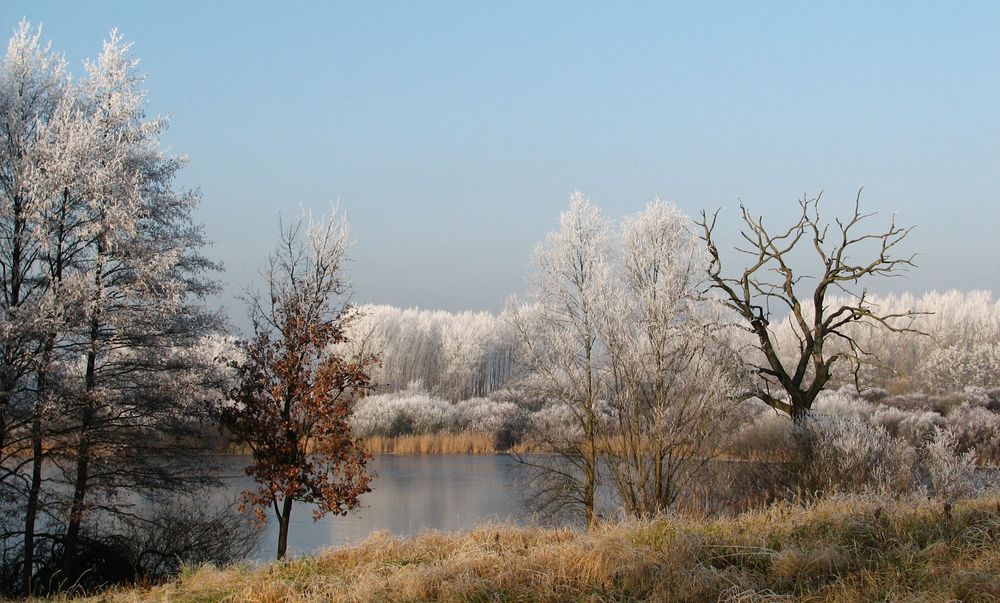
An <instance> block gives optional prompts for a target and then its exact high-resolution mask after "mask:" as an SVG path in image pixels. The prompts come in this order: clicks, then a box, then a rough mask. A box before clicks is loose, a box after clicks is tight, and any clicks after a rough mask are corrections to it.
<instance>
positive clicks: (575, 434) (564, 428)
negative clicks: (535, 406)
mask: <svg viewBox="0 0 1000 603" xmlns="http://www.w3.org/2000/svg"><path fill="white" fill-rule="evenodd" d="M531 429H532V431H534V432H535V433H537V434H542V435H544V436H545V438H546V439H560V440H576V439H581V438H583V428H582V427H581V425H580V422H579V421H578V420H577V418H576V415H575V414H574V413H573V409H571V408H570V407H569V406H567V405H565V404H558V403H556V404H549V405H547V406H544V407H542V408H541V410H538V411H535V412H533V413H531Z"/></svg>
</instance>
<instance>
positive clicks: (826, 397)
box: [813, 388, 876, 421]
mask: <svg viewBox="0 0 1000 603" xmlns="http://www.w3.org/2000/svg"><path fill="white" fill-rule="evenodd" d="M875 408H876V407H875V405H873V404H871V403H870V402H868V401H866V400H864V399H863V398H860V397H859V396H858V395H857V394H856V393H854V392H851V391H849V390H848V389H847V388H844V389H839V390H836V391H824V392H820V394H819V396H817V397H816V401H815V402H814V403H813V414H815V415H826V416H834V417H857V418H860V419H863V420H865V421H867V420H869V418H870V417H871V416H872V414H873V413H874V412H875Z"/></svg>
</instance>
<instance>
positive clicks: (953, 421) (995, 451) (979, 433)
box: [944, 403, 1000, 464]
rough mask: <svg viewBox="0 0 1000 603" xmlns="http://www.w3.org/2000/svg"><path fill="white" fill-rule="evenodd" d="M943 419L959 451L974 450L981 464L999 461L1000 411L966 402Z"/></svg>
mask: <svg viewBox="0 0 1000 603" xmlns="http://www.w3.org/2000/svg"><path fill="white" fill-rule="evenodd" d="M944 421H945V424H946V425H947V428H948V432H949V433H950V434H951V435H952V437H953V438H954V441H955V446H956V449H957V450H958V451H959V452H963V453H964V452H969V451H974V452H975V454H976V458H977V459H978V460H979V462H980V463H982V464H996V463H998V462H1000V413H996V412H993V411H990V410H987V409H986V408H985V407H984V406H973V405H972V404H968V403H966V404H962V405H961V406H959V407H958V408H956V409H955V410H953V411H951V413H949V414H948V416H947V417H945V419H944Z"/></svg>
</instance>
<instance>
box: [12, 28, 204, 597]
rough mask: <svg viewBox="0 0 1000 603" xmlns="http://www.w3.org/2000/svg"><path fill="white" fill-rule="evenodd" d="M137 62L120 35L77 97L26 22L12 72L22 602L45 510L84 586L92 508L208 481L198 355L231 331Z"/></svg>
mask: <svg viewBox="0 0 1000 603" xmlns="http://www.w3.org/2000/svg"><path fill="white" fill-rule="evenodd" d="M128 52H129V45H128V44H125V43H124V42H123V41H122V39H121V37H120V36H119V35H118V34H117V33H115V32H113V33H112V35H111V38H110V40H109V41H108V42H106V43H105V45H104V48H103V51H102V52H101V54H100V56H99V58H98V60H97V61H95V62H94V63H90V64H88V65H87V76H86V77H85V78H83V79H82V80H81V81H80V82H79V83H77V84H74V85H71V84H70V83H69V81H68V77H67V76H66V74H65V69H64V64H63V62H62V60H61V59H60V58H59V57H57V56H56V55H53V54H52V53H51V52H50V51H49V50H48V49H47V47H43V46H42V45H41V44H40V41H39V32H37V31H36V32H32V30H31V28H30V26H29V25H28V24H26V23H22V24H21V26H20V27H19V28H18V30H17V31H16V32H15V35H14V38H13V39H12V40H11V43H10V45H9V48H8V54H7V55H6V57H5V59H4V62H3V65H2V70H0V80H2V82H3V85H2V88H0V112H2V116H0V121H2V127H3V129H4V136H3V138H4V141H3V142H2V143H0V147H2V148H0V180H2V181H3V182H2V188H3V190H2V202H3V204H4V205H3V207H4V209H3V214H2V215H0V230H2V231H3V233H4V236H3V237H2V238H3V240H2V241H0V247H2V249H0V264H2V266H3V278H4V283H3V286H4V287H5V289H4V300H5V305H4V317H3V320H4V327H3V329H2V332H0V337H2V338H3V341H2V342H0V343H2V345H3V348H4V352H3V354H4V361H3V362H4V364H3V367H2V373H3V376H0V380H3V381H4V383H3V388H4V392H5V394H4V395H3V408H2V409H0V413H2V414H3V429H0V431H2V432H3V435H4V444H5V445H4V446H0V448H2V449H3V451H4V452H3V454H5V455H6V454H8V453H12V454H13V457H4V458H3V459H2V460H3V463H2V464H3V467H4V479H3V480H2V481H3V482H4V484H5V485H7V484H8V483H10V482H11V481H12V482H13V484H14V486H16V487H15V489H14V490H15V494H14V496H15V497H16V498H17V499H18V501H19V503H21V504H23V507H22V508H23V509H24V523H23V525H24V530H23V532H22V533H21V534H20V536H21V537H22V541H21V543H20V546H21V549H22V550H23V560H22V563H21V570H22V574H21V588H22V590H23V591H24V592H28V591H30V590H31V579H32V574H33V571H34V569H35V563H34V560H33V553H34V548H35V547H34V536H35V523H36V519H37V516H38V514H39V513H40V512H44V513H46V514H47V515H48V517H49V521H47V522H46V523H47V525H48V526H49V529H50V530H53V529H57V528H58V527H59V526H64V531H63V533H62V534H55V533H50V534H47V538H48V539H50V540H55V541H57V542H58V543H59V545H60V546H59V547H56V548H51V547H50V548H51V550H59V551H61V555H62V562H61V564H60V565H61V567H60V571H59V573H58V575H53V576H51V577H50V578H51V585H53V586H58V584H59V583H61V582H71V581H72V580H74V579H75V578H74V576H75V574H76V573H77V567H76V562H77V558H78V544H79V540H80V534H81V530H82V528H83V525H84V523H85V521H87V520H88V519H95V518H96V517H95V516H94V513H93V512H96V513H99V514H100V515H101V516H107V515H108V514H111V515H117V516H118V517H119V518H121V517H126V516H132V515H134V514H133V513H132V512H131V510H129V506H130V505H129V504H128V503H127V502H126V500H125V498H124V497H122V496H121V493H122V492H123V491H125V490H127V491H133V492H134V491H142V492H146V493H155V492H160V491H164V490H172V489H178V488H180V489H185V488H188V487H192V486H193V485H194V484H196V483H200V482H201V481H202V480H201V479H200V478H199V477H197V476H198V475H199V474H201V475H203V474H204V472H203V471H201V470H200V469H199V467H198V463H194V462H192V461H193V459H194V458H195V457H192V456H191V455H189V454H187V453H188V452H190V451H191V450H192V443H193V442H194V441H195V440H192V439H191V438H187V437H185V436H186V435H189V434H191V433H193V430H194V429H195V426H194V425H193V423H192V418H197V417H205V416H207V413H206V410H207V409H206V404H205V398H206V397H211V396H212V395H214V394H210V393H209V390H211V389H212V388H214V387H215V386H216V385H217V377H218V372H217V371H215V370H213V369H212V368H210V367H212V366H214V364H213V363H211V362H210V361H211V359H206V358H203V357H201V356H199V355H198V354H191V353H190V351H191V350H192V349H194V348H195V347H196V346H197V345H199V343H200V342H201V341H202V339H203V338H204V337H205V336H206V335H208V334H210V333H211V332H213V331H214V330H216V329H217V328H218V325H219V323H218V320H217V318H216V317H215V316H214V315H212V314H211V313H208V312H206V311H205V309H204V308H203V305H202V302H203V299H202V298H203V297H204V295H205V294H206V293H208V292H210V291H212V290H213V288H214V285H213V283H212V282H211V281H210V280H208V279H207V278H206V274H207V272H208V271H211V270H212V269H214V265H213V264H212V263H211V262H209V261H208V260H206V259H205V258H204V256H202V255H201V253H200V247H201V246H202V245H203V244H204V238H203V235H202V233H201V230H200V228H199V227H198V226H197V225H195V224H194V222H193V219H192V212H193V210H194V209H195V207H196V205H197V202H198V197H197V195H195V194H192V193H189V192H179V191H177V190H175V188H174V184H173V181H174V178H175V176H176V174H177V172H178V171H179V170H180V168H181V167H182V166H183V163H184V162H183V161H182V160H180V159H178V158H174V157H170V156H167V155H165V154H164V153H163V152H162V151H161V150H160V148H159V137H160V135H161V133H162V131H163V129H164V128H165V127H166V122H165V121H164V120H162V119H147V118H146V117H145V93H144V92H143V91H142V90H141V84H142V76H141V74H139V73H138V72H137V71H136V68H135V67H136V62H135V61H134V60H132V59H131V58H129V56H128ZM178 375H184V377H183V378H178V377H177V376H178ZM196 392H197V393H196ZM8 418H16V420H17V421H20V424H15V423H12V422H11V421H9V420H8ZM12 427H13V428H12ZM15 440H16V445H15V446H14V447H11V446H7V444H9V443H11V442H12V441H15ZM43 442H44V443H45V447H44V449H43V446H42V444H43ZM26 444H27V445H26ZM25 449H27V452H28V454H24V453H23V451H24V450H25ZM46 455H47V457H48V458H49V459H50V460H51V461H52V462H53V463H54V464H55V467H56V468H57V469H59V470H57V471H54V472H53V471H50V472H48V477H47V479H55V480H56V481H61V482H62V483H61V484H56V485H54V486H53V487H51V488H48V489H47V491H46V490H45V489H44V488H43V486H44V485H45V484H44V483H43V480H42V472H41V465H42V462H43V457H45V456H46ZM10 458H16V459H18V461H17V462H16V463H9V462H8V461H9V460H10ZM179 458H183V459H184V462H182V463H179V462H177V460H178V459H179ZM25 467H29V468H30V470H27V471H25V470H24V468H25ZM7 478H12V480H10V479H7ZM22 496H23V498H21V497H22ZM43 499H44V500H43Z"/></svg>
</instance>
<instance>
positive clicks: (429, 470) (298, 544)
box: [223, 455, 528, 561]
mask: <svg viewBox="0 0 1000 603" xmlns="http://www.w3.org/2000/svg"><path fill="white" fill-rule="evenodd" d="M248 462H249V457H239V456H234V457H227V458H225V459H224V460H223V467H224V471H223V481H224V483H225V489H226V490H227V494H228V495H229V496H231V497H235V496H237V495H238V494H239V492H240V491H241V490H246V489H253V488H254V483H253V480H251V479H250V478H249V477H247V476H245V475H244V474H243V467H245V466H246V465H247V464H248ZM369 466H370V467H371V468H372V469H374V470H375V471H376V472H377V473H378V478H377V479H376V480H375V481H374V482H373V485H372V491H371V492H369V493H368V494H366V495H365V496H364V497H362V501H363V507H362V508H361V509H359V510H357V511H354V512H352V513H351V514H349V515H347V516H346V517H333V516H327V517H324V518H323V519H320V520H319V521H317V522H315V523H314V522H313V520H312V507H311V506H309V505H304V504H300V503H297V504H296V506H295V508H294V509H293V510H292V520H291V525H290V526H289V535H288V549H289V554H290V555H302V554H309V553H313V552H316V551H318V550H320V549H323V548H326V547H329V546H338V545H343V544H351V543H359V542H362V541H363V540H365V539H366V538H367V537H368V535H369V534H371V533H372V532H374V531H378V530H388V531H390V532H392V533H393V534H397V535H401V536H406V535H412V534H416V533H418V532H420V531H423V530H442V531H454V530H468V529H471V528H474V527H475V526H476V525H478V524H480V523H483V522H484V521H487V520H499V521H506V522H512V523H521V524H523V523H525V522H527V521H528V518H527V513H526V512H525V509H524V505H523V502H522V501H521V499H520V497H519V494H518V493H519V492H521V491H522V488H521V487H520V485H519V484H520V482H519V480H521V479H523V476H522V474H521V473H519V472H518V469H519V467H518V466H517V463H516V462H515V461H514V460H513V459H511V458H510V457H507V456H504V455H429V456H416V455H414V456H410V455H382V456H377V457H375V458H374V459H373V460H372V461H371V462H370V463H369ZM277 530H278V527H277V523H276V522H275V521H274V520H273V518H272V517H270V516H269V517H268V525H267V527H266V528H265V531H264V534H263V535H262V537H261V541H260V545H259V549H258V550H257V551H256V553H255V554H254V557H253V558H252V559H251V560H252V561H269V560H271V559H274V555H275V553H276V551H277Z"/></svg>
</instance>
